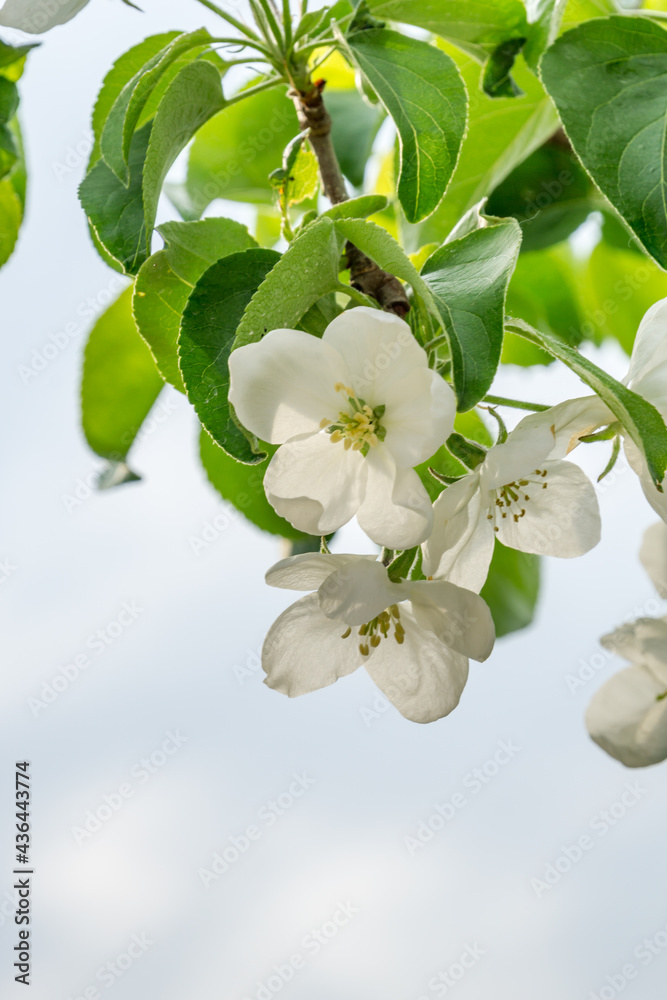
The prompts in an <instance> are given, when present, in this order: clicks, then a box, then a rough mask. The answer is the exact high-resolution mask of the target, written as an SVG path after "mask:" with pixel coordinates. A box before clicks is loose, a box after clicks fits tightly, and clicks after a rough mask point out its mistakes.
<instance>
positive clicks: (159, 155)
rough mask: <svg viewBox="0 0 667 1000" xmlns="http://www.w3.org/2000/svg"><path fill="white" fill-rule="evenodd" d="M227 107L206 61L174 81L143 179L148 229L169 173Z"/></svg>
mask: <svg viewBox="0 0 667 1000" xmlns="http://www.w3.org/2000/svg"><path fill="white" fill-rule="evenodd" d="M223 104H224V97H223V95H222V84H221V82H220V74H219V73H218V71H217V70H216V69H215V67H214V66H212V65H211V63H209V62H206V61H205V60H201V61H197V62H193V63H190V64H189V65H188V66H185V67H184V69H182V70H181V71H180V73H179V74H178V76H177V77H176V78H175V79H174V80H173V81H172V83H171V84H170V85H169V87H168V88H167V91H166V93H165V95H164V97H163V98H162V100H161V101H160V103H159V105H158V109H157V112H156V115H155V119H154V121H153V129H152V131H151V136H150V141H149V143H148V150H147V152H146V162H145V165H144V176H143V199H144V214H145V217H146V228H147V230H148V232H152V229H153V225H154V223H155V216H156V213H157V205H158V199H159V197H160V192H161V190H162V184H163V182H164V179H165V177H166V176H167V172H168V170H169V168H170V167H171V165H172V164H173V162H174V160H175V159H176V157H177V156H178V154H179V153H180V151H181V150H182V149H184V148H185V146H187V144H188V142H189V141H190V139H191V138H192V137H193V135H194V134H195V132H197V131H198V129H199V128H201V126H202V125H203V124H204V123H205V122H207V121H208V120H209V118H211V117H212V116H213V115H214V114H216V113H217V112H218V111H220V109H221V108H222V106H223Z"/></svg>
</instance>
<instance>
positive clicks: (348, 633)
mask: <svg viewBox="0 0 667 1000" xmlns="http://www.w3.org/2000/svg"><path fill="white" fill-rule="evenodd" d="M351 634H352V629H351V628H350V626H349V625H348V627H347V628H346V630H345V631H344V632H343V634H342V635H341V639H347V637H348V636H349V635H351Z"/></svg>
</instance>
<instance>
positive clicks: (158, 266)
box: [133, 218, 257, 392]
mask: <svg viewBox="0 0 667 1000" xmlns="http://www.w3.org/2000/svg"><path fill="white" fill-rule="evenodd" d="M158 232H159V233H160V235H161V236H162V238H163V239H164V241H165V246H164V249H163V250H160V251H159V252H158V253H154V254H153V255H152V256H151V257H149V258H148V260H147V261H146V262H145V264H143V266H142V267H141V270H140V271H139V273H138V275H137V280H136V283H135V289H134V299H133V309H134V318H135V321H136V323H137V326H138V327H139V332H140V333H141V336H142V337H143V338H144V340H145V341H146V342H147V343H148V346H149V347H150V349H151V351H152V354H153V357H154V359H155V363H156V365H157V367H158V370H159V372H160V374H161V375H162V376H163V378H164V379H166V381H167V382H171V384H172V385H174V386H175V387H176V388H177V389H179V390H180V391H181V392H185V387H184V385H183V379H182V377H181V372H180V370H179V367H178V352H177V341H178V330H179V326H180V323H181V316H182V313H183V310H184V309H185V305H186V303H187V301H188V297H189V295H190V293H191V292H192V289H193V288H194V286H195V285H196V284H197V282H198V281H199V279H200V278H201V276H202V275H203V273H204V271H206V269H207V268H208V267H210V265H211V264H214V263H215V262H216V261H217V260H220V258H221V257H226V256H227V255H228V254H231V253H235V252H236V251H238V250H247V249H249V248H250V247H254V246H257V244H256V243H255V240H254V239H253V238H252V236H251V235H250V233H249V232H248V230H247V229H246V228H245V226H242V225H241V224H240V223H239V222H234V221H233V220H232V219H217V218H214V219H203V220H202V221H201V222H168V223H165V225H163V226H159V227H158Z"/></svg>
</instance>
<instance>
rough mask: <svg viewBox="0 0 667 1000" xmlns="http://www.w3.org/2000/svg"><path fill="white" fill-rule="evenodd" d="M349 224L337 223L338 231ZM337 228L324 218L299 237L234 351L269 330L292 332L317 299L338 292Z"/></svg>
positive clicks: (258, 299)
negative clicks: (287, 330) (339, 227)
mask: <svg viewBox="0 0 667 1000" xmlns="http://www.w3.org/2000/svg"><path fill="white" fill-rule="evenodd" d="M355 221H356V220H355ZM349 224H350V223H348V222H342V223H335V227H336V228H337V227H338V226H339V225H342V226H345V225H349ZM366 225H368V223H366ZM336 228H334V223H333V222H332V221H331V219H328V218H326V217H325V216H321V217H320V218H319V219H317V220H316V221H315V222H313V223H311V225H309V226H307V227H306V229H304V231H303V233H301V235H300V236H298V237H297V239H296V240H295V241H294V243H292V245H291V246H290V247H289V249H288V250H287V251H286V252H285V253H284V254H283V255H282V257H281V258H280V260H279V261H278V262H277V263H276V265H275V267H274V268H273V270H272V271H271V272H270V273H269V274H268V275H267V277H266V280H265V281H264V282H263V283H262V284H261V285H260V287H259V288H258V289H257V292H256V294H255V295H254V296H253V298H252V300H251V302H250V303H249V305H248V308H247V309H246V311H245V313H244V315H243V319H242V320H241V324H240V326H239V328H238V332H237V335H236V341H235V343H234V347H235V348H236V347H242V346H243V345H244V344H252V343H254V342H255V341H258V340H261V339H262V337H263V336H264V334H265V333H268V332H269V330H277V329H292V330H293V329H294V328H295V327H296V325H297V324H298V323H299V321H300V319H301V317H302V316H303V315H304V314H305V313H306V312H307V311H308V309H310V307H311V306H313V305H315V303H316V302H317V301H318V299H320V298H321V297H322V296H323V295H326V294H328V293H329V292H333V291H335V290H336V288H337V287H338V284H339V278H338V267H339V261H340V247H339V244H338V240H337V238H336Z"/></svg>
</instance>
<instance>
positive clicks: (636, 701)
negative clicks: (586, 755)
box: [586, 618, 667, 767]
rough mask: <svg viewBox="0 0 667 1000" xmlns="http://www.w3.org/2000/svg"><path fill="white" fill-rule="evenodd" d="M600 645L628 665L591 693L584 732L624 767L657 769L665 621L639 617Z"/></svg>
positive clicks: (663, 753)
mask: <svg viewBox="0 0 667 1000" xmlns="http://www.w3.org/2000/svg"><path fill="white" fill-rule="evenodd" d="M600 641H601V643H602V645H603V646H604V647H605V648H606V649H609V650H610V651H611V652H614V653H618V654H619V655H620V656H622V657H623V658H624V659H627V660H629V661H630V663H631V664H632V666H630V667H627V668H626V669H625V670H621V671H620V672H619V673H617V674H615V675H614V676H613V677H611V678H610V679H609V680H608V681H607V682H606V683H605V684H603V685H602V687H601V688H600V689H599V690H598V691H596V693H595V694H594V696H593V698H592V700H591V703H590V705H589V706H588V711H587V712H586V726H587V728H588V732H589V733H590V735H591V737H592V739H594V740H595V742H596V743H597V744H598V745H599V746H601V747H602V749H603V750H606V752H607V753H608V754H609V755H610V756H612V757H615V758H616V760H619V761H621V763H622V764H625V765H626V767H647V766H648V765H650V764H657V763H659V762H660V761H662V760H664V759H665V758H667V618H658V619H654V618H640V619H639V620H638V621H636V622H633V623H632V624H631V625H624V626H622V627H621V628H619V629H617V630H616V631H615V632H612V633H611V635H607V636H604V637H603V638H602V639H601V640H600Z"/></svg>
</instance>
